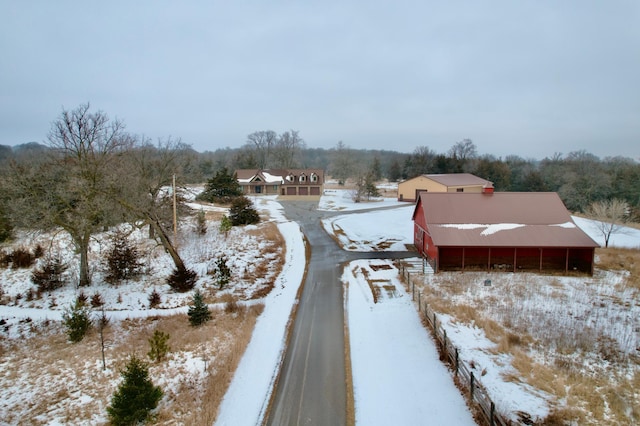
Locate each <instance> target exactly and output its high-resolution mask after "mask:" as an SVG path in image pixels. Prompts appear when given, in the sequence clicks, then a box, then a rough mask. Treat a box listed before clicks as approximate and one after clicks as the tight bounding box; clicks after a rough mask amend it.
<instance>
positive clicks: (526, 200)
mask: <svg viewBox="0 0 640 426" xmlns="http://www.w3.org/2000/svg"><path fill="white" fill-rule="evenodd" d="M413 222H414V236H413V238H414V244H415V246H416V249H417V250H418V251H419V252H420V254H421V255H422V256H424V257H426V258H427V259H428V260H429V262H430V263H431V265H432V266H433V268H434V270H435V271H436V272H438V271H443V270H449V271H451V270H506V271H514V272H515V271H532V272H564V273H567V272H569V271H578V272H583V273H588V274H593V263H594V254H595V248H596V247H599V245H598V244H597V243H596V242H595V241H593V240H592V239H591V238H590V237H589V236H588V235H587V234H586V233H585V232H584V231H582V230H581V229H580V228H579V227H578V226H577V225H576V224H575V223H574V222H573V219H571V215H570V214H569V212H568V211H567V209H566V207H565V206H564V204H563V203H562V200H560V197H559V196H558V194H556V193H555V192H497V193H484V194H482V193H480V194H477V193H436V192H423V193H421V194H420V196H419V198H418V200H417V202H416V207H415V210H414V212H413Z"/></svg>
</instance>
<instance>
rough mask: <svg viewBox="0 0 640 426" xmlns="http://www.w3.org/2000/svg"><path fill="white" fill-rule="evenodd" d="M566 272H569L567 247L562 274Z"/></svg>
mask: <svg viewBox="0 0 640 426" xmlns="http://www.w3.org/2000/svg"><path fill="white" fill-rule="evenodd" d="M568 272H569V247H567V252H566V254H565V258H564V273H565V274H566V273H568Z"/></svg>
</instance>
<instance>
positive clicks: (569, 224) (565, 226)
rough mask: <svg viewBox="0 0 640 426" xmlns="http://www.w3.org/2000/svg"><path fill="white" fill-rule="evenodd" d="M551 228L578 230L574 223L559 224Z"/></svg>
mask: <svg viewBox="0 0 640 426" xmlns="http://www.w3.org/2000/svg"><path fill="white" fill-rule="evenodd" d="M550 226H558V227H560V228H577V226H576V224H575V223H573V222H565V223H558V224H557V225H550Z"/></svg>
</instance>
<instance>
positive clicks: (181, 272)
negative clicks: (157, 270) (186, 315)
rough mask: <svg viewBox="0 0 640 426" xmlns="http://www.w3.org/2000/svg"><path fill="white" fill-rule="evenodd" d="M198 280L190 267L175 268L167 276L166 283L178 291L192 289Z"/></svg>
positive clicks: (182, 291)
mask: <svg viewBox="0 0 640 426" xmlns="http://www.w3.org/2000/svg"><path fill="white" fill-rule="evenodd" d="M197 280H198V274H196V273H195V272H194V271H192V270H191V269H186V268H176V269H174V270H173V272H172V273H171V275H169V277H168V278H167V284H169V286H170V287H171V288H172V289H174V290H175V291H177V292H179V293H184V292H185V291H189V290H191V289H193V287H194V286H195V285H196V281H197Z"/></svg>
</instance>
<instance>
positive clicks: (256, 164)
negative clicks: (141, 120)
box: [0, 130, 640, 213]
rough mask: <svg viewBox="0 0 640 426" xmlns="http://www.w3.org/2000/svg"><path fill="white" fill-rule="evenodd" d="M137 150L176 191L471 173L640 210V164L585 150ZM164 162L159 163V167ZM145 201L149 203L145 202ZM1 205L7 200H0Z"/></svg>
mask: <svg viewBox="0 0 640 426" xmlns="http://www.w3.org/2000/svg"><path fill="white" fill-rule="evenodd" d="M128 137H129V138H130V139H132V140H137V142H138V143H137V144H136V146H137V147H138V149H140V147H144V150H143V151H144V153H145V158H147V159H148V160H149V161H151V160H154V161H158V162H159V163H160V164H163V163H164V164H166V163H167V161H166V158H167V156H171V158H172V162H171V168H172V169H171V170H162V171H160V173H164V174H165V175H166V176H164V178H165V180H166V179H168V178H169V177H170V176H171V175H172V174H176V176H177V177H178V179H179V181H180V182H181V183H182V184H202V183H205V182H207V181H208V180H209V179H211V178H212V177H213V176H215V174H216V173H218V172H219V171H221V170H223V169H226V170H229V171H231V172H233V171H234V170H238V169H287V168H319V169H323V170H325V173H326V175H327V176H330V177H331V178H332V179H335V180H337V181H338V182H340V183H344V182H346V181H348V180H352V181H363V180H367V181H371V180H374V181H379V180H381V179H387V180H389V181H391V182H399V181H402V180H405V179H410V178H412V177H416V176H419V175H422V174H439V173H472V174H474V175H476V176H479V177H481V178H483V179H487V180H489V181H491V182H493V184H494V187H495V190H496V191H510V192H514V191H520V192H534V191H551V192H557V193H558V194H559V195H560V197H561V199H562V200H563V202H564V203H565V205H566V206H567V208H568V209H569V210H571V211H574V212H585V211H586V210H587V209H588V208H589V206H590V205H591V204H593V203H594V202H598V201H606V200H610V199H619V200H623V201H625V202H626V203H627V204H628V205H629V206H630V208H631V209H632V210H633V211H632V213H636V212H637V211H638V210H639V208H640V163H639V162H637V161H635V160H633V159H631V158H628V157H624V156H615V157H606V158H604V159H601V158H599V157H597V156H595V155H593V154H591V153H589V152H587V151H585V150H580V151H574V152H570V153H568V154H565V155H563V154H560V153H554V154H553V155H551V156H548V157H545V158H544V159H542V160H534V159H525V158H522V157H520V156H517V155H509V156H506V157H504V158H501V157H495V156H493V155H479V154H478V149H477V147H476V145H475V144H474V142H473V141H472V140H470V139H464V140H462V141H459V142H456V143H454V144H453V145H452V146H451V148H450V149H449V150H448V151H447V152H445V153H438V152H436V151H434V150H433V149H431V148H429V147H428V146H427V145H425V146H420V147H417V148H416V149H415V150H414V151H413V152H411V153H402V152H398V151H392V150H370V149H355V148H351V147H349V146H348V145H347V144H345V143H343V142H342V141H339V142H338V143H337V144H336V145H335V146H334V147H332V148H330V149H325V148H311V147H308V146H307V145H306V143H305V141H304V139H303V138H302V136H301V132H300V131H297V130H287V131H284V132H282V133H280V134H278V133H276V132H275V131H273V130H260V131H255V132H253V133H250V134H249V135H247V138H246V140H245V141H244V144H243V145H242V146H240V147H238V148H230V147H224V148H218V149H215V150H213V151H204V152H198V151H196V150H194V149H193V148H192V147H191V146H190V145H188V144H186V143H183V142H182V141H181V140H180V139H171V138H167V139H163V140H159V141H158V142H157V144H154V143H153V142H152V141H151V140H148V139H145V138H144V137H136V136H133V135H128ZM52 149H55V147H54V146H51V144H49V145H42V144H38V143H34V142H32V143H27V144H23V145H18V146H15V147H10V146H6V145H0V168H1V170H2V171H4V170H6V169H7V168H8V164H10V163H12V162H14V163H15V162H18V163H22V164H37V163H38V161H39V159H41V158H43V153H44V152H46V151H49V150H52ZM162 158H165V161H162ZM152 196H154V195H153V194H152ZM5 198H6V196H5Z"/></svg>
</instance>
